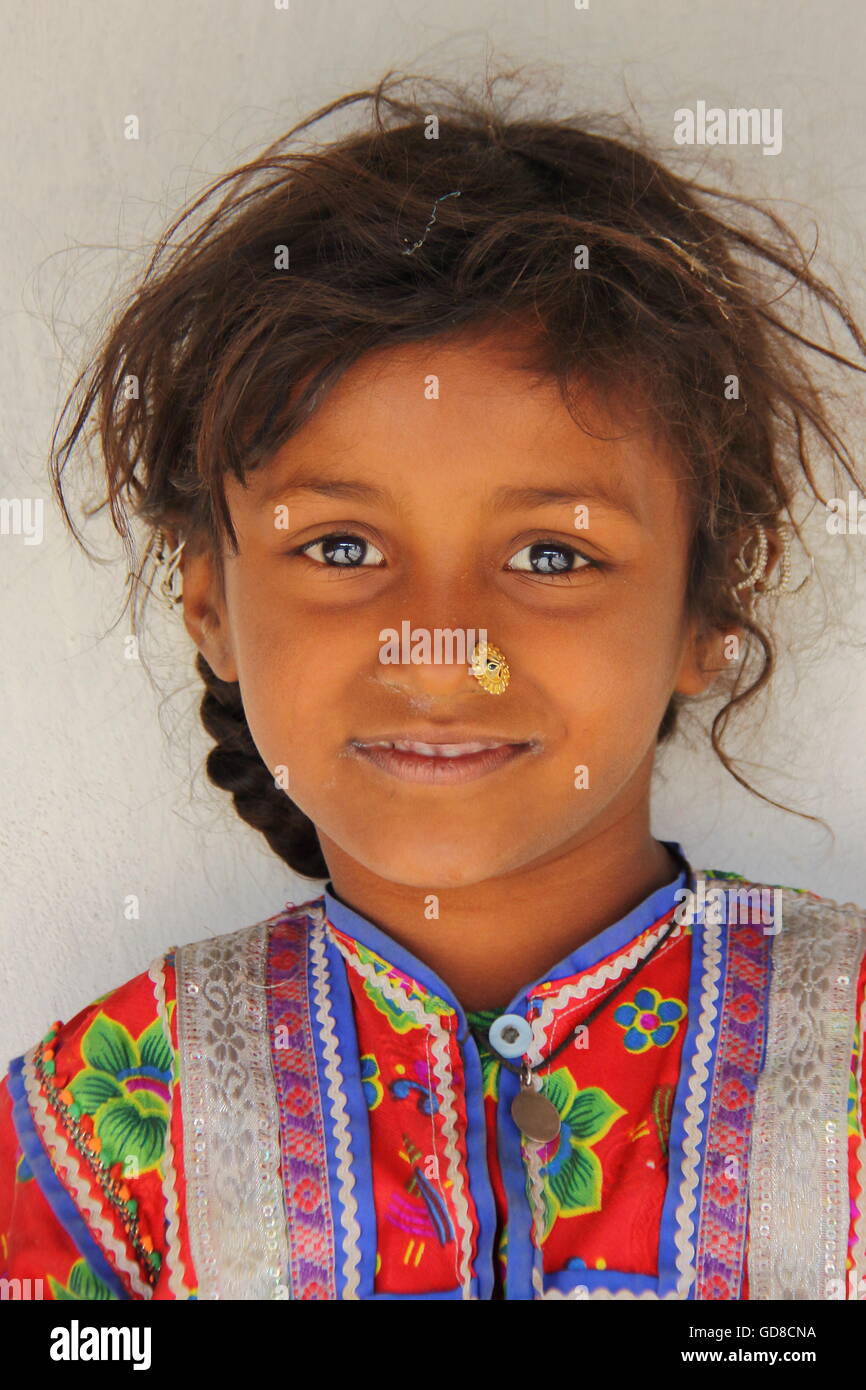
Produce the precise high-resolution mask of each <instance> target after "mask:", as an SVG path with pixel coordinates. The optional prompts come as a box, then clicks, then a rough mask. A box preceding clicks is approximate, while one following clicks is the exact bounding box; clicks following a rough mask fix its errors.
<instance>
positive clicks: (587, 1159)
mask: <svg viewBox="0 0 866 1390" xmlns="http://www.w3.org/2000/svg"><path fill="white" fill-rule="evenodd" d="M550 1190H551V1192H552V1194H553V1196H554V1197H555V1198H556V1200H557V1202H558V1203H559V1206H560V1208H561V1210H562V1212H563V1213H564V1214H565V1215H569V1214H571V1213H574V1212H581V1211H597V1210H598V1208H599V1206H600V1204H601V1164H600V1162H599V1161H598V1159H597V1158H596V1156H595V1154H594V1153H593V1152H592V1150H591V1149H586V1148H583V1147H581V1148H577V1149H574V1151H573V1152H572V1155H571V1157H570V1158H568V1159H566V1161H565V1163H564V1164H563V1165H562V1167H561V1168H560V1169H559V1172H557V1173H554V1174H553V1176H552V1177H551V1179H550Z"/></svg>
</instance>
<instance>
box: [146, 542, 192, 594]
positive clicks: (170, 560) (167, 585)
mask: <svg viewBox="0 0 866 1390" xmlns="http://www.w3.org/2000/svg"><path fill="white" fill-rule="evenodd" d="M185 545H186V540H185V539H184V540H182V541H181V542H180V544H179V545H177V546H175V548H174V550H172V552H171V554H169V555H166V553H165V549H166V536H165V532H164V531H163V529H162V527H160V528H159V530H157V531H156V532H155V533H154V534H153V536H151V539H150V544H149V545H148V547H147V550H146V551H145V560H147V559H148V557H152V559H153V562H154V576H155V575H156V573H157V572H158V571H159V570H160V569H162V568H164V569H165V573H164V574H163V576H162V579H161V580H160V585H159V591H160V594H161V595H162V598H163V601H164V602H165V604H166V606H167V607H168V608H174V607H175V606H176V605H177V604H179V603H180V602H181V601H182V599H183V593H182V591H181V590H179V589H175V587H174V577H175V575H176V574H177V573H178V566H179V564H180V557H181V555H182V554H183V548H184V546H185Z"/></svg>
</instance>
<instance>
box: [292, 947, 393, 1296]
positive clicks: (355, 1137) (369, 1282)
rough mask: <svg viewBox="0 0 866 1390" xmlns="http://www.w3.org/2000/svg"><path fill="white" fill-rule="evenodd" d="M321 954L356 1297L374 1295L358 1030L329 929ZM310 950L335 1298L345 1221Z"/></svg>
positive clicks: (340, 1289) (340, 1288) (372, 1211)
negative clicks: (354, 1227) (345, 1154)
mask: <svg viewBox="0 0 866 1390" xmlns="http://www.w3.org/2000/svg"><path fill="white" fill-rule="evenodd" d="M322 939H323V942H324V946H325V960H326V962H327V967H328V978H327V981H326V984H327V991H328V1002H329V1003H330V1007H331V1015H332V1018H333V1022H334V1031H335V1033H336V1035H337V1051H338V1064H339V1067H340V1073H341V1076H342V1080H343V1095H344V1097H345V1101H346V1115H347V1119H348V1126H349V1149H350V1161H351V1172H352V1176H353V1178H354V1179H355V1181H354V1186H353V1187H352V1189H351V1190H352V1194H353V1196H354V1198H355V1201H356V1202H357V1204H358V1225H359V1227H360V1236H359V1239H358V1249H359V1251H360V1259H359V1262H358V1292H357V1297H358V1298H360V1299H368V1298H373V1297H374V1285H375V1279H376V1254H377V1249H378V1231H377V1227H376V1208H375V1205H374V1202H373V1164H372V1155H371V1150H370V1114H369V1111H368V1109H367V1100H366V1097H365V1095H364V1085H363V1082H362V1080H361V1055H360V1053H359V1051H358V1032H357V1029H356V1027H355V1015H354V1011H353V1005H352V993H351V989H350V986H349V981H348V977H347V974H346V962H345V960H344V959H343V957H342V955H341V954H340V952H339V951H338V949H337V947H336V946H334V944H333V942H332V941H331V939H330V935H329V933H328V932H325V933H324V934H323V938H322ZM313 970H314V961H313V953H312V951H311V950H309V949H308V950H307V990H308V997H309V1001H310V1028H311V1032H312V1036H313V1049H314V1052H315V1058H316V1074H317V1077H318V1082H319V1095H320V1097H321V1103H322V1110H323V1112H324V1116H323V1117H324V1121H325V1124H324V1130H325V1148H326V1151H327V1155H328V1187H329V1188H330V1198H331V1213H332V1219H333V1223H334V1266H335V1268H334V1275H335V1282H336V1291H337V1298H338V1299H344V1298H345V1296H346V1279H345V1275H344V1273H343V1264H344V1259H345V1252H344V1249H343V1234H344V1230H345V1227H344V1225H343V1221H342V1220H341V1219H340V1213H339V1211H337V1210H336V1207H337V1204H338V1203H339V1205H340V1207H341V1208H342V1202H341V1201H340V1180H339V1176H338V1169H339V1160H338V1158H337V1147H336V1141H335V1137H334V1120H333V1115H332V1111H331V1101H330V1097H329V1095H328V1086H329V1084H330V1083H329V1081H328V1077H327V1074H326V1071H325V1065H326V1059H325V1056H324V1045H323V1041H322V1033H321V1028H320V1025H319V1020H318V1014H317V1010H316V980H315V976H314V974H313Z"/></svg>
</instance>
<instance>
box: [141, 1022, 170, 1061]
mask: <svg viewBox="0 0 866 1390" xmlns="http://www.w3.org/2000/svg"><path fill="white" fill-rule="evenodd" d="M138 1050H139V1053H140V1054H141V1062H142V1066H145V1067H156V1068H158V1070H159V1071H169V1072H170V1071H172V1070H173V1066H172V1055H171V1048H170V1047H169V1045H168V1043H167V1042H166V1038H165V1032H164V1030H163V1026H162V1021H161V1019H158V1018H156V1019H154V1021H153V1023H151V1025H150V1027H149V1028H145V1030H144V1032H143V1033H142V1034H141V1035H140V1037H139V1039H138Z"/></svg>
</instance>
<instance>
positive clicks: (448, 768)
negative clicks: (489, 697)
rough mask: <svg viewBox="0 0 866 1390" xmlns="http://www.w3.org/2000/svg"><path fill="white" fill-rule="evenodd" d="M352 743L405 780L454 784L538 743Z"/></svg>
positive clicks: (358, 751) (357, 750)
mask: <svg viewBox="0 0 866 1390" xmlns="http://www.w3.org/2000/svg"><path fill="white" fill-rule="evenodd" d="M349 746H350V748H352V749H353V750H354V751H355V753H356V754H357V755H358V756H359V757H362V758H364V759H365V760H366V761H368V762H370V763H372V764H373V765H374V766H376V767H378V768H380V769H381V770H382V771H383V772H385V773H388V774H389V775H390V776H392V777H397V778H399V779H400V780H402V781H405V782H428V783H447V784H449V785H454V784H455V783H460V782H470V781H474V780H475V779H476V778H478V777H483V776H485V775H486V774H487V773H490V772H494V771H495V770H497V769H498V768H501V767H505V766H506V765H507V764H509V763H512V762H515V761H516V760H517V759H518V758H520V757H521V756H522V755H523V754H525V753H528V752H529V751H530V750H531V749H532V748H534V747H535V746H536V745H535V743H534V742H510V741H508V740H507V739H468V740H466V741H464V742H459V743H457V742H454V743H445V742H442V743H438V742H437V743H428V742H425V741H422V740H418V739H352V740H351V742H350V745H349Z"/></svg>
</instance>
